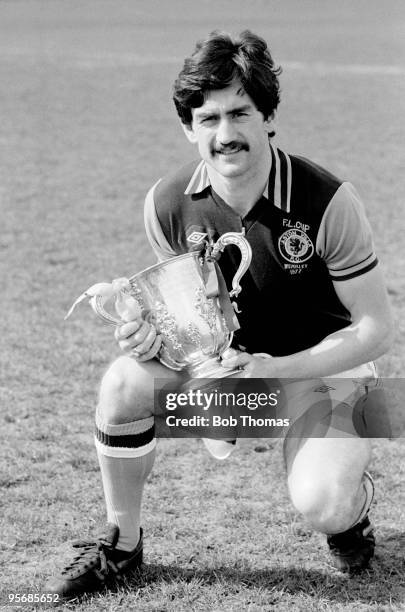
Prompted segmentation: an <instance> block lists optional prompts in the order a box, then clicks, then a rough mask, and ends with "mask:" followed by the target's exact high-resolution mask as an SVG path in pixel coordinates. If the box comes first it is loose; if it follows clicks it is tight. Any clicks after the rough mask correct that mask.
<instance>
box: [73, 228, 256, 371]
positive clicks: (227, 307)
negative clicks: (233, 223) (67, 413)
mask: <svg viewBox="0 0 405 612" xmlns="http://www.w3.org/2000/svg"><path fill="white" fill-rule="evenodd" d="M229 244H233V245H236V246H237V247H238V248H239V249H240V252H241V261H240V264H239V267H238V269H237V271H236V273H235V275H234V277H233V280H232V290H231V291H230V292H229V293H228V290H227V288H226V286H225V281H224V279H223V277H222V274H221V272H220V270H219V267H218V265H217V264H216V261H217V259H218V257H219V255H220V253H221V252H222V251H223V250H224V249H225V247H226V246H228V245H229ZM251 258H252V252H251V247H250V245H249V243H248V241H247V240H246V238H245V237H244V232H242V233H236V232H228V233H226V234H223V235H222V236H221V237H220V238H219V239H218V240H217V242H216V243H215V244H210V245H207V248H206V251H205V254H204V256H202V254H201V252H199V251H192V252H190V253H185V254H184V255H178V256H176V257H173V258H171V259H168V260H166V261H163V262H161V263H158V264H155V265H154V266H151V267H149V268H146V269H145V270H143V271H142V272H138V273H137V274H135V275H133V276H131V277H130V278H119V279H116V280H114V281H113V282H112V283H98V284H96V285H93V286H92V287H90V288H89V289H88V290H87V291H86V292H85V293H83V294H82V295H81V296H80V297H79V298H78V299H77V300H76V301H75V303H74V304H73V306H72V308H71V309H70V310H69V312H68V314H67V315H66V317H65V318H67V317H68V316H69V315H70V314H71V313H72V311H73V309H74V308H75V306H76V305H77V304H78V303H79V302H81V301H82V300H84V299H86V298H89V299H90V305H91V307H92V309H93V310H94V312H95V313H96V314H97V315H98V316H99V317H100V318H101V319H102V320H103V321H105V322H107V323H110V324H113V325H121V324H122V323H123V321H124V320H131V319H136V318H138V317H140V316H142V317H143V318H145V319H146V320H147V321H149V322H150V323H153V324H154V325H155V326H156V330H157V333H158V334H160V335H161V338H162V344H161V348H160V350H159V353H158V358H159V360H160V361H161V363H163V364H164V365H165V366H167V367H168V368H170V369H173V370H183V369H185V370H187V372H188V374H189V375H190V376H191V377H196V378H201V377H205V378H211V377H212V378H217V377H218V378H220V377H225V376H230V375H231V374H233V373H234V372H235V371H236V370H233V369H232V370H231V369H230V370H227V369H225V368H223V367H222V366H221V365H220V356H221V354H222V353H223V352H224V351H225V350H226V349H227V348H228V347H229V346H230V345H231V342H232V338H233V332H234V330H236V329H238V328H239V324H238V321H237V318H236V314H235V311H236V312H238V309H237V306H236V303H235V302H234V303H231V299H230V298H235V297H237V295H238V294H239V293H240V291H241V286H240V284H239V281H240V279H241V278H242V276H243V275H244V274H245V272H246V271H247V270H248V268H249V265H250V262H251ZM112 298H115V309H116V312H117V313H118V314H119V315H120V316H121V318H118V317H117V316H116V315H115V314H111V313H110V312H108V311H107V310H106V309H105V304H106V303H107V302H108V301H109V300H111V299H112ZM124 314H125V316H124Z"/></svg>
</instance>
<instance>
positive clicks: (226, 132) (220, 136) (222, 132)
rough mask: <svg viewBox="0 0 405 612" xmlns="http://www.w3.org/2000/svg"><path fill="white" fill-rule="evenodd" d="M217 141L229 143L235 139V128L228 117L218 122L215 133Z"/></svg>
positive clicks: (224, 143)
mask: <svg viewBox="0 0 405 612" xmlns="http://www.w3.org/2000/svg"><path fill="white" fill-rule="evenodd" d="M216 138H217V142H218V143H219V144H222V145H226V144H229V143H230V142H232V141H233V140H235V128H234V126H233V124H232V121H230V120H229V119H228V118H224V119H222V120H221V121H220V122H219V125H218V129H217V134H216Z"/></svg>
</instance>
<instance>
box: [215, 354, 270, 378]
mask: <svg viewBox="0 0 405 612" xmlns="http://www.w3.org/2000/svg"><path fill="white" fill-rule="evenodd" d="M275 363H276V361H275V359H274V358H273V357H271V355H267V353H253V355H251V354H250V353H241V352H238V351H235V350H234V349H228V350H227V351H225V352H224V354H223V355H222V361H221V365H222V366H223V367H224V368H235V367H240V368H242V370H243V371H242V372H241V378H242V377H243V378H276V377H277V373H276V369H275Z"/></svg>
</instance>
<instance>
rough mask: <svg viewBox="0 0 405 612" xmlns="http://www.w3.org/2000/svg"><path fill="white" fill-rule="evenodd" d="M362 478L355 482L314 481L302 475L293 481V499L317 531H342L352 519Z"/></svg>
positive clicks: (348, 525) (291, 487)
mask: <svg viewBox="0 0 405 612" xmlns="http://www.w3.org/2000/svg"><path fill="white" fill-rule="evenodd" d="M359 487H360V479H359V482H358V483H357V485H356V486H353V483H350V484H349V483H347V484H345V483H344V482H340V483H339V482H337V481H333V480H331V481H329V482H327V481H323V482H322V481H318V482H315V481H312V480H310V479H301V480H300V481H299V482H296V483H291V484H290V495H291V500H292V502H293V504H294V506H295V508H296V509H297V510H298V511H299V512H300V513H301V514H302V515H303V516H304V517H305V519H306V520H307V521H308V523H309V524H310V525H311V527H312V528H313V529H315V530H316V531H320V532H322V533H339V532H342V531H345V530H346V529H348V528H349V527H350V526H351V524H352V523H353V516H354V514H355V512H356V507H357V506H358V495H359Z"/></svg>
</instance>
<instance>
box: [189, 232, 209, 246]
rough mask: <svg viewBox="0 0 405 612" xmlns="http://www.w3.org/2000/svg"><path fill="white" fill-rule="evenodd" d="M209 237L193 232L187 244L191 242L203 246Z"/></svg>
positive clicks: (205, 234)
mask: <svg viewBox="0 0 405 612" xmlns="http://www.w3.org/2000/svg"><path fill="white" fill-rule="evenodd" d="M207 236H208V234H207V233H205V232H196V231H194V232H191V234H190V235H189V236H187V242H191V243H192V244H201V242H203V241H204V239H205V238H206V237H207Z"/></svg>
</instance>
